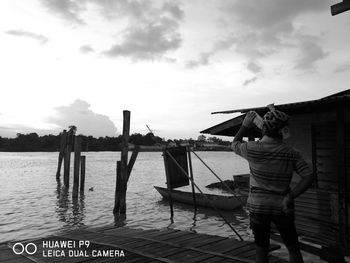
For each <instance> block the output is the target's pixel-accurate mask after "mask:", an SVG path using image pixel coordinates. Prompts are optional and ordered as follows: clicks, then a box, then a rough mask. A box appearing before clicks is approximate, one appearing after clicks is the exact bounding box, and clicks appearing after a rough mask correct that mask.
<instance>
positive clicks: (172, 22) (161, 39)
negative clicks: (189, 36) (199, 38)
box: [103, 2, 183, 60]
mask: <svg viewBox="0 0 350 263" xmlns="http://www.w3.org/2000/svg"><path fill="white" fill-rule="evenodd" d="M132 14H134V13H132ZM182 18H183V11H182V10H181V9H180V7H179V6H177V5H176V4H174V3H168V2H166V3H164V4H163V5H162V6H161V7H160V8H157V7H154V6H148V9H146V10H144V13H143V15H142V16H140V17H137V18H136V17H134V16H132V17H130V21H129V25H128V26H127V28H126V29H125V30H124V33H123V40H122V41H121V42H119V41H118V42H117V43H116V44H114V45H113V46H112V47H111V48H110V49H108V50H105V51H104V52H103V54H104V55H106V56H109V57H119V56H123V57H130V58H132V59H135V60H149V59H151V60H153V59H159V58H162V57H163V56H164V55H165V54H166V53H167V52H168V51H171V50H176V49H178V48H179V47H180V45H181V42H182V38H181V35H180V33H179V25H180V21H181V20H182Z"/></svg>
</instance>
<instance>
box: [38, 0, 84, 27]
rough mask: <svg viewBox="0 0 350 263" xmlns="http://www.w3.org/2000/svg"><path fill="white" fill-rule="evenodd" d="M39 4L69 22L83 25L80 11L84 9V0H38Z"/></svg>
mask: <svg viewBox="0 0 350 263" xmlns="http://www.w3.org/2000/svg"><path fill="white" fill-rule="evenodd" d="M40 2H41V4H42V5H43V6H45V7H46V8H47V9H48V10H49V11H51V12H53V13H54V14H56V15H58V16H60V17H62V18H63V19H64V20H67V21H69V22H72V23H75V24H80V25H83V24H85V22H84V21H83V20H82V19H81V18H80V12H81V11H83V10H85V5H84V1H79V0H76V1H74V0H40Z"/></svg>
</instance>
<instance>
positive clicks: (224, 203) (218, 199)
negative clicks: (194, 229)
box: [154, 186, 247, 210]
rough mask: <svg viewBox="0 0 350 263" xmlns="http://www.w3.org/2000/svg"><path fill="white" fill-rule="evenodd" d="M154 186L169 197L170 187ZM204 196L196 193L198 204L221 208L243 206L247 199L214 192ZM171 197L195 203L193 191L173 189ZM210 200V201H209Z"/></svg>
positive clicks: (242, 196)
mask: <svg viewBox="0 0 350 263" xmlns="http://www.w3.org/2000/svg"><path fill="white" fill-rule="evenodd" d="M154 188H155V189H156V190H157V191H158V192H159V193H160V194H161V196H163V197H164V198H167V199H168V198H169V194H168V189H167V188H163V187H159V186H154ZM205 196H206V197H207V198H206V197H204V196H203V195H202V194H200V193H196V204H197V205H198V206H203V207H210V208H212V206H215V207H216V208H217V209H220V210H234V209H237V208H240V207H242V206H243V205H244V204H245V203H246V200H247V196H245V195H241V196H237V197H238V198H237V197H235V196H223V195H213V194H205ZM171 198H172V199H173V200H174V201H177V202H180V203H185V204H190V205H193V195H192V193H191V192H183V191H179V190H171ZM209 200H210V201H209Z"/></svg>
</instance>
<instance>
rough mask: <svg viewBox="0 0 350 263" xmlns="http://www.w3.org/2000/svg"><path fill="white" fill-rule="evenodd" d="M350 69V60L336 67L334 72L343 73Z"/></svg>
mask: <svg viewBox="0 0 350 263" xmlns="http://www.w3.org/2000/svg"><path fill="white" fill-rule="evenodd" d="M349 70H350V62H348V63H344V64H342V65H339V66H338V67H337V68H336V69H334V71H333V72H334V73H342V72H346V71H349Z"/></svg>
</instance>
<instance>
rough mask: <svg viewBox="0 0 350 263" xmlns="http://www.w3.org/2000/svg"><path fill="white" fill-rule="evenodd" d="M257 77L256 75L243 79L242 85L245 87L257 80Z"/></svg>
mask: <svg viewBox="0 0 350 263" xmlns="http://www.w3.org/2000/svg"><path fill="white" fill-rule="evenodd" d="M258 79H259V78H258V77H257V76H255V77H253V78H251V79H247V80H246V81H244V83H243V86H244V87H246V86H248V85H250V84H252V83H254V82H255V81H257V80H258Z"/></svg>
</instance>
